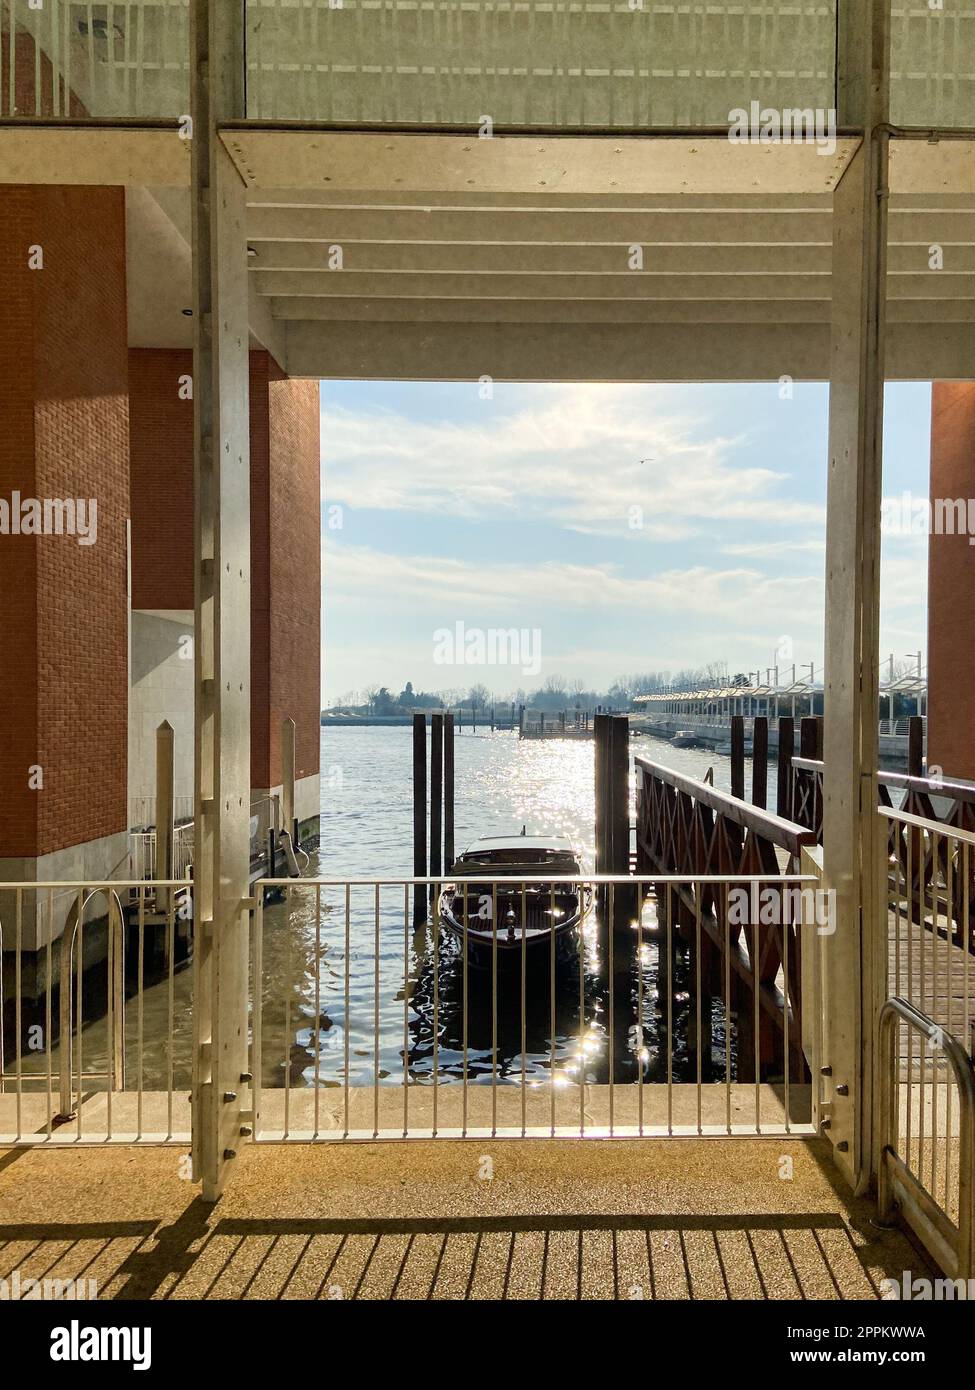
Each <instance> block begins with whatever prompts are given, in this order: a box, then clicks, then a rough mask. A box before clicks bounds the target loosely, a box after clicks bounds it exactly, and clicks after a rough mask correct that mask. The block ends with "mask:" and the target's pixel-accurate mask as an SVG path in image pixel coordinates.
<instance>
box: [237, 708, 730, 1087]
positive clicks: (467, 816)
mask: <svg viewBox="0 0 975 1390" xmlns="http://www.w3.org/2000/svg"><path fill="white" fill-rule="evenodd" d="M632 751H633V752H634V753H635V754H644V755H645V756H647V757H650V758H653V759H655V760H657V761H664V762H666V763H667V764H668V765H669V766H672V767H676V768H677V769H678V770H680V771H683V772H685V773H687V774H689V775H691V776H696V777H703V776H704V774H705V772H706V771H707V769H708V768H711V767H713V769H714V782H715V785H716V786H718V787H724V788H727V787H728V785H729V772H730V763H729V760H728V759H727V758H726V757H723V756H720V755H717V754H713V753H709V752H705V751H702V750H694V749H674V748H672V747H671V746H670V745H669V744H667V743H664V742H663V741H661V740H658V739H654V738H650V737H648V736H638V737H636V738H634V739H633V741H632ZM455 764H456V805H455V821H456V836H455V840H456V847H457V849H458V851H459V850H460V849H462V848H463V847H464V846H465V844H466V843H468V842H469V841H470V840H472V839H474V838H476V837H477V836H479V835H484V834H505V833H513V834H517V833H518V831H520V829H521V827H522V825H524V826H525V827H526V828H527V831H528V833H529V834H532V833H539V834H544V833H558V834H565V835H568V836H570V837H571V838H572V839H573V840H574V842H575V843H576V844H577V845H578V846H579V847H580V848H581V849H582V851H583V854H584V859H585V865H586V867H587V868H589V869H591V868H592V844H593V819H594V809H593V806H594V797H593V744H592V742H591V741H589V740H586V741H569V740H559V739H551V740H527V739H526V740H519V739H518V737H517V735H515V734H511V733H508V732H498V733H494V734H492V733H490V732H478V733H476V734H475V733H473V732H471V731H470V730H464V731H461V732H458V733H457V736H456V741H455ZM322 788H323V790H322V822H321V848H320V850H319V852H318V853H317V854H315V855H313V856H312V859H311V863H310V865H309V867H308V870H307V873H308V875H309V876H312V877H322V878H335V879H347V878H359V877H362V878H376V877H381V878H384V879H387V880H388V879H395V878H397V877H398V876H399V877H404V878H405V877H408V876H409V875H410V874H411V873H412V863H413V857H412V742H411V730H410V729H409V728H406V727H394V728H389V727H377V728H338V729H328V730H325V731H323V740H322ZM290 896H291V901H290V902H288V903H282V904H279V905H275V906H270V907H268V908H267V909H266V911H265V915H264V970H263V975H264V981H265V989H264V1005H263V1007H264V1019H263V1027H262V1038H263V1066H262V1071H263V1073H264V1080H265V1084H267V1085H280V1084H283V1083H284V1080H285V1076H287V1077H288V1078H289V1079H290V1082H291V1084H292V1085H298V1086H300V1085H314V1084H316V1082H317V1084H323V1085H341V1084H343V1083H344V1082H345V1081H346V1079H347V1080H348V1082H349V1083H350V1084H352V1085H373V1084H375V1083H376V1082H377V1081H379V1082H389V1083H394V1084H395V1083H401V1082H403V1081H404V1080H405V1079H409V1080H411V1081H412V1080H420V1079H422V1078H424V1077H426V1076H428V1075H430V1074H431V1073H432V1071H433V1068H434V1065H436V1070H437V1075H438V1078H439V1080H440V1081H441V1082H445V1081H450V1080H451V1079H456V1078H459V1077H460V1076H462V1074H463V1070H464V1061H465V1052H466V1066H467V1074H468V1078H469V1079H470V1080H471V1081H474V1082H476V1081H477V1080H478V1079H481V1078H488V1079H489V1078H490V1076H491V1075H492V1074H493V1073H494V1072H495V1070H496V1072H497V1075H498V1077H499V1079H510V1080H513V1081H517V1080H520V1079H521V1077H522V1075H525V1076H528V1077H536V1078H537V1077H547V1076H548V1075H549V1074H550V1073H551V1071H552V1070H555V1071H556V1072H560V1071H564V1072H565V1073H566V1074H567V1075H571V1076H572V1077H573V1078H576V1079H577V1078H578V1075H579V1069H580V1068H581V1067H584V1068H585V1073H586V1079H587V1080H590V1081H602V1080H606V1079H608V1071H609V1051H610V1025H609V973H610V972H609V969H608V961H607V954H608V938H607V936H606V934H605V933H604V932H603V930H602V929H601V924H600V921H599V919H598V917H596V916H594V917H593V918H591V919H590V922H589V925H588V927H587V930H586V933H585V941H584V949H583V952H582V958H581V971H582V975H581V979H580V967H579V963H578V962H577V963H576V964H574V965H573V966H571V967H569V968H568V969H564V970H560V971H559V972H558V974H557V979H556V988H555V1000H554V1014H553V1000H552V990H551V974H550V970H549V962H548V961H547V960H546V961H543V962H542V963H541V968H540V969H538V968H530V969H529V972H528V975H527V977H526V980H525V991H524V993H525V1015H524V1022H523V1021H522V1012H521V1002H522V1000H521V995H522V989H521V978H520V969H519V968H518V967H515V969H514V971H513V972H510V973H508V974H506V973H502V974H501V975H500V976H499V980H498V987H497V999H496V1005H497V1007H496V1009H495V1008H494V1007H493V1005H494V1004H495V998H494V991H493V989H492V980H491V976H490V972H487V973H485V974H482V973H480V972H475V971H473V970H471V969H468V971H467V981H466V991H465V980H464V973H465V972H464V967H463V960H462V957H461V955H460V953H459V952H458V951H457V950H456V949H455V947H454V945H453V943H452V942H451V941H450V939H449V938H446V937H444V936H443V934H442V933H440V932H439V931H438V929H437V928H436V926H435V925H434V924H432V923H430V922H423V923H421V924H420V925H416V923H415V920H414V914H413V904H412V899H411V898H410V897H409V895H407V894H405V892H404V889H403V887H402V886H396V885H389V886H386V887H383V888H381V889H379V890H378V896H377V890H375V889H374V888H373V887H371V886H357V887H354V888H352V889H350V890H349V895H348V903H347V902H346V893H345V890H344V889H343V888H341V887H338V886H336V887H331V886H326V887H324V888H322V889H321V892H320V896H316V894H315V893H314V892H311V891H308V890H302V889H300V888H297V889H295V890H294V891H293V893H292V894H291V895H290ZM658 938H659V933H658V929H657V920H656V905H655V903H654V902H653V901H652V900H651V901H649V902H648V903H647V904H646V906H645V908H644V912H643V918H642V924H641V929H640V931H639V932H638V931H637V930H636V929H635V928H634V929H631V930H630V931H629V932H628V933H623V934H619V933H618V934H617V936H616V938H615V942H614V955H615V960H614V972H613V973H614V978H615V981H616V984H615V1008H614V1010H613V1015H614V1016H613V1028H612V1031H613V1035H614V1036H613V1053H614V1063H613V1071H614V1073H615V1079H617V1080H621V1081H622V1080H627V1079H629V1080H632V1079H635V1078H636V1076H637V1075H638V1074H639V1072H640V1071H641V1070H642V1071H643V1075H644V1077H645V1079H647V1080H654V1079H660V1078H662V1077H664V1076H665V1075H666V991H665V990H661V989H660V988H659V986H658V978H657V977H658V973H659V970H658V949H657V940H658ZM546 954H547V953H546ZM377 959H378V966H379V969H378V987H377V971H376V962H377ZM346 962H348V977H349V978H348V987H346V979H345V972H346ZM672 971H673V978H672V1000H671V1011H672V1020H671V1022H672V1031H673V1035H674V1044H673V1051H674V1062H673V1067H674V1077H675V1079H680V1077H681V1075H682V1074H685V1073H687V1074H688V1075H690V1074H692V1073H693V1070H694V1069H696V1057H695V1054H694V1052H693V1036H694V1033H695V1024H696V1018H695V1016H694V1013H695V1007H696V1006H695V1002H694V1001H693V999H692V997H691V991H690V988H689V986H690V980H689V975H690V972H691V963H690V961H689V960H688V959H687V958H686V957H685V956H684V955H683V954H681V953H679V952H675V954H674V959H673V964H672ZM465 992H466V1010H465ZM641 1013H642V1020H640V1022H642V1029H641V1028H640V1027H639V1026H638V1015H639V1014H641ZM465 1039H466V1049H465ZM435 1044H436V1058H435V1057H434V1050H435ZM712 1046H713V1048H714V1050H715V1056H716V1057H718V1056H720V1065H721V1066H723V1065H724V1036H723V1021H722V1019H721V1017H720V1014H719V1013H718V1012H717V1011H716V1013H715V1016H714V1018H713V1020H712ZM702 1069H703V1071H704V1074H705V1075H708V1074H709V1072H710V1070H711V1059H710V1057H709V1056H708V1057H705V1058H703V1060H702Z"/></svg>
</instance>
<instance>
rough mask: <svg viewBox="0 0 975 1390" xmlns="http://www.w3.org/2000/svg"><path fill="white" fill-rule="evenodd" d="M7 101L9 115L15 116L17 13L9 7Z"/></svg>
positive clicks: (12, 7)
mask: <svg viewBox="0 0 975 1390" xmlns="http://www.w3.org/2000/svg"><path fill="white" fill-rule="evenodd" d="M7 100H8V103H9V106H10V110H9V112H8V114H9V115H11V116H14V115H16V114H17V12H16V10H15V9H14V6H13V5H12V4H11V6H10V46H9V48H8V49H7Z"/></svg>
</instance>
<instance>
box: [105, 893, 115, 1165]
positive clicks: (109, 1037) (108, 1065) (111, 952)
mask: <svg viewBox="0 0 975 1390" xmlns="http://www.w3.org/2000/svg"><path fill="white" fill-rule="evenodd" d="M105 904H106V907H107V909H108V911H107V915H106V919H105V920H106V927H107V931H108V942H107V950H106V952H105V965H106V968H107V973H108V982H107V984H108V988H107V991H106V999H107V1008H106V1011H105V1125H106V1128H107V1135H106V1138H108V1139H111V1137H112V1089H113V1087H114V1085H115V930H114V925H115V913H114V910H113V906H112V895H111V891H109V892H108V893H106V894H105Z"/></svg>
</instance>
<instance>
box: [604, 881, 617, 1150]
mask: <svg viewBox="0 0 975 1390" xmlns="http://www.w3.org/2000/svg"><path fill="white" fill-rule="evenodd" d="M615 892H616V884H615V883H611V884H610V885H609V895H608V897H607V899H606V904H607V911H608V915H609V921H608V923H607V928H606V935H607V938H608V946H609V960H608V970H607V973H608V975H609V1133H610V1137H612V1134H613V1129H614V1122H615V1119H616V1114H615V1100H616V1093H615V1089H614V1086H613V1081H614V1078H615V1076H616V1046H615V1043H616V989H615V985H616V964H615V946H614V940H613V938H614V937H615V935H616V931H615V926H616V898H615Z"/></svg>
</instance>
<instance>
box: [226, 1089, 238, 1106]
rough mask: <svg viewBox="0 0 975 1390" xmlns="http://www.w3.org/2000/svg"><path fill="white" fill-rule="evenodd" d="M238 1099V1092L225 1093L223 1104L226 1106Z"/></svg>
mask: <svg viewBox="0 0 975 1390" xmlns="http://www.w3.org/2000/svg"><path fill="white" fill-rule="evenodd" d="M236 1099H237V1092H236V1091H224V1093H223V1103H224V1105H229V1104H230V1102H231V1101H232V1100H236Z"/></svg>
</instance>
